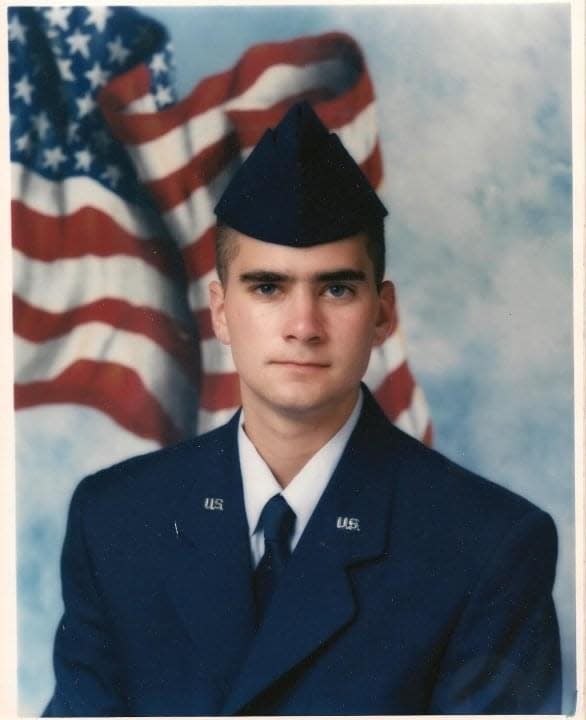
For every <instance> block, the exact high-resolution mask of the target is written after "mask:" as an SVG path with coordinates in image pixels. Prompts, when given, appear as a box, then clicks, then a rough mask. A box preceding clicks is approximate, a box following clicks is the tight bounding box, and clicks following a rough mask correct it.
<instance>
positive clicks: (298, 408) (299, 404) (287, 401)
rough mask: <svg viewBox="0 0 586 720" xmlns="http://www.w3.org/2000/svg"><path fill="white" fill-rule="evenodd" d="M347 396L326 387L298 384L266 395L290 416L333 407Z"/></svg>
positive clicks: (274, 405)
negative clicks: (269, 395)
mask: <svg viewBox="0 0 586 720" xmlns="http://www.w3.org/2000/svg"><path fill="white" fill-rule="evenodd" d="M346 396H347V393H345V392H333V391H328V390H327V389H325V388H323V387H321V388H312V387H307V386H306V387H303V386H302V385H298V386H297V387H292V388H290V389H288V390H287V391H285V392H283V390H282V389H281V390H280V391H279V392H275V393H274V394H273V395H272V396H271V397H268V398H267V399H268V401H269V403H270V404H271V405H272V406H273V407H274V408H275V409H276V410H278V411H280V412H282V413H285V414H288V415H291V416H304V415H312V414H314V413H319V412H322V411H324V410H325V409H327V408H329V407H331V408H334V407H335V406H336V405H337V404H338V402H341V401H342V399H343V398H344V397H346Z"/></svg>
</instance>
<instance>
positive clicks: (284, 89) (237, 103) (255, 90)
mask: <svg viewBox="0 0 586 720" xmlns="http://www.w3.org/2000/svg"><path fill="white" fill-rule="evenodd" d="M347 84H348V65H347V63H346V62H344V60H342V59H340V58H334V59H330V60H322V61H321V62H317V63H308V64H307V65H301V66H298V65H289V64H284V63H283V64H278V65H271V67H269V68H268V69H267V70H265V71H264V72H263V73H262V74H261V75H259V77H258V78H257V79H256V80H255V82H254V83H253V84H252V85H251V86H250V87H249V88H248V90H246V91H245V92H243V93H242V95H239V96H238V97H235V98H234V99H233V100H230V101H229V102H227V103H226V105H225V107H226V110H266V109H267V108H268V107H271V106H272V105H276V104H277V103H278V102H280V101H282V100H285V99H286V98H288V97H291V96H293V95H297V94H299V93H302V92H304V91H306V90H314V89H315V88H324V87H325V88H328V89H329V90H331V91H332V92H334V93H336V94H338V93H339V92H340V91H341V90H342V89H343V88H344V87H345V86H346V85H347Z"/></svg>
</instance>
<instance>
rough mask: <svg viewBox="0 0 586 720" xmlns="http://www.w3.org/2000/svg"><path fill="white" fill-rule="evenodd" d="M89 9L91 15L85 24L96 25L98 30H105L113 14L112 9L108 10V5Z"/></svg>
mask: <svg viewBox="0 0 586 720" xmlns="http://www.w3.org/2000/svg"><path fill="white" fill-rule="evenodd" d="M87 11H88V13H89V15H88V18H87V19H86V21H85V23H84V25H94V27H95V28H96V30H99V31H100V32H103V31H104V28H105V27H106V23H107V22H108V18H109V17H110V15H111V14H112V12H111V10H108V8H107V7H92V8H87Z"/></svg>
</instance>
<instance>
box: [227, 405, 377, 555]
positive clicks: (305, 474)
mask: <svg viewBox="0 0 586 720" xmlns="http://www.w3.org/2000/svg"><path fill="white" fill-rule="evenodd" d="M362 402H363V398H362V391H360V393H359V395H358V400H357V401H356V405H355V406H354V409H353V410H352V412H351V413H350V417H349V418H348V420H346V422H345V423H344V425H342V427H341V428H340V429H339V430H338V432H337V433H336V434H335V435H334V436H333V437H332V438H331V439H330V440H328V442H327V443H326V444H325V445H324V446H323V447H322V448H320V449H319V450H318V451H317V452H316V453H315V455H313V457H311V458H310V459H309V460H308V461H307V462H306V463H305V465H304V466H303V467H302V468H301V470H300V471H299V472H298V473H297V475H295V477H294V478H293V479H292V480H291V482H290V483H289V484H288V485H287V487H286V488H285V489H284V490H283V488H282V487H281V486H280V485H279V483H278V481H277V479H276V478H275V476H274V475H273V473H272V472H271V470H270V468H269V466H268V465H267V464H266V462H265V461H264V460H263V459H262V457H261V456H260V454H259V453H258V451H257V449H256V448H255V447H254V445H253V444H252V442H251V440H250V439H249V437H248V435H247V434H246V432H245V430H244V427H245V418H244V410H243V411H242V412H241V413H240V425H239V428H238V454H239V457H240V471H241V473H242V483H243V489H244V506H245V509H246V519H247V521H248V529H249V532H250V551H251V556H252V563H253V567H256V566H257V565H258V563H259V562H260V559H261V558H262V556H263V553H264V534H263V531H262V527H261V526H260V523H259V519H260V514H261V512H262V510H263V508H264V506H265V505H266V503H267V502H268V501H269V500H270V499H271V498H272V497H273V495H278V494H281V495H282V496H283V497H284V498H285V500H286V501H287V503H288V504H289V507H290V508H291V509H292V510H293V512H294V513H295V516H296V520H295V528H294V530H293V536H292V537H291V550H293V549H294V548H295V546H296V545H297V543H298V542H299V538H300V537H301V534H302V533H303V531H304V530H305V527H306V525H307V523H308V522H309V518H310V517H311V515H312V513H313V511H314V510H315V507H316V505H317V503H318V501H319V499H320V497H321V496H322V493H323V491H324V490H325V489H326V486H327V484H328V482H329V481H330V478H331V477H332V474H333V472H334V470H335V468H336V465H337V464H338V462H339V460H340V458H341V457H342V453H343V452H344V448H345V447H346V443H347V442H348V439H349V438H350V435H351V434H352V431H353V430H354V427H355V426H356V423H357V422H358V416H359V415H360V410H361V409H362Z"/></svg>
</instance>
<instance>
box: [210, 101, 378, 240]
mask: <svg viewBox="0 0 586 720" xmlns="http://www.w3.org/2000/svg"><path fill="white" fill-rule="evenodd" d="M215 213H216V216H217V218H218V222H219V223H220V224H224V225H228V226H229V227H231V228H233V229H234V230H237V231H238V232H241V233H243V234H244V235H248V236H250V237H253V238H256V239H258V240H264V241H265V242H270V243H275V244H278V245H288V246H291V247H309V246H312V245H319V244H321V243H327V242H332V241H334V240H340V239H341V238H345V237H349V236H351V235H355V234H356V233H358V232H360V231H362V230H365V229H367V228H369V227H372V226H373V225H376V224H378V223H381V222H382V220H383V218H384V217H385V216H386V215H387V210H386V208H385V207H384V205H383V204H382V202H381V201H380V200H379V198H378V196H377V194H376V192H375V191H374V189H373V188H372V186H371V185H370V183H369V182H368V180H367V179H366V177H365V176H364V174H363V172H362V171H361V170H360V168H359V167H358V165H357V164H356V163H355V162H354V160H353V158H352V157H351V156H350V154H349V153H348V151H347V150H346V149H345V148H344V146H343V145H342V143H341V141H340V139H339V137H338V136H337V135H336V134H335V133H330V132H329V131H328V129H327V128H326V127H325V126H324V125H323V124H322V122H321V121H320V119H319V118H318V116H317V115H316V114H315V112H314V111H313V109H312V107H311V105H309V103H307V102H301V103H297V104H295V105H293V107H291V108H290V109H289V111H288V112H287V113H286V115H285V116H284V117H283V119H282V120H281V122H280V123H279V124H278V125H277V126H276V127H275V128H274V129H268V130H267V131H266V132H265V133H264V135H263V136H262V138H261V139H260V141H259V142H258V144H257V145H256V147H255V148H254V150H253V151H252V152H251V154H250V155H249V156H248V158H247V159H246V161H245V162H244V163H243V164H242V166H241V167H240V168H239V169H238V171H237V172H236V174H235V175H234V177H233V178H232V180H231V181H230V183H229V185H228V187H227V188H226V190H225V191H224V193H223V195H222V197H221V198H220V200H219V202H218V204H217V205H216V207H215Z"/></svg>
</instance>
